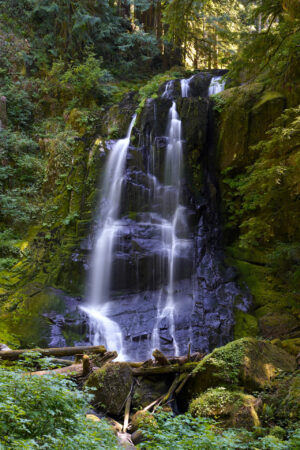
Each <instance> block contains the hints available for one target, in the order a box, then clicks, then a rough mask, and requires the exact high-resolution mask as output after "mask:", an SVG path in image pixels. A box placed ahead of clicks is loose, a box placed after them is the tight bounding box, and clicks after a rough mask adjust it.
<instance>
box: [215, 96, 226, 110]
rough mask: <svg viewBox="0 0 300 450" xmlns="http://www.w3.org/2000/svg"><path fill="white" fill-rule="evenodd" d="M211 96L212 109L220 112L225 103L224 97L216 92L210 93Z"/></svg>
mask: <svg viewBox="0 0 300 450" xmlns="http://www.w3.org/2000/svg"><path fill="white" fill-rule="evenodd" d="M211 98H212V99H213V109H214V110H215V111H218V112H219V113H220V112H222V109H223V108H224V106H225V103H226V101H225V99H224V98H223V97H222V96H220V95H218V94H215V95H212V97H211Z"/></svg>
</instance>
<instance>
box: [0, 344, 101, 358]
mask: <svg viewBox="0 0 300 450" xmlns="http://www.w3.org/2000/svg"><path fill="white" fill-rule="evenodd" d="M29 351H32V352H39V353H40V354H41V355H42V356H57V357H59V356H73V355H77V354H78V353H88V354H90V353H100V354H104V353H105V352H106V348H105V347H104V346H103V345H99V346H94V347H88V346H85V347H60V348H33V349H29V350H28V349H27V350H24V349H23V350H9V351H2V352H0V358H2V359H8V360H10V361H15V360H17V359H19V358H20V356H22V354H23V353H27V352H29Z"/></svg>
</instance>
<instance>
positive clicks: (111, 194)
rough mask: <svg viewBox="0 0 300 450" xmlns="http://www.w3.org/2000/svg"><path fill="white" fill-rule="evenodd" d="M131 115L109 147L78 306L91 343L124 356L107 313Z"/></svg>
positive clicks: (116, 329)
mask: <svg viewBox="0 0 300 450" xmlns="http://www.w3.org/2000/svg"><path fill="white" fill-rule="evenodd" d="M135 119H136V115H134V116H133V118H132V120H131V123H130V126H129V129H128V132H127V136H126V137H125V138H124V139H120V140H118V141H117V142H116V143H115V144H114V145H113V147H112V149H111V151H110V154H109V157H108V160H107V164H106V167H105V176H104V180H103V185H102V201H101V207H100V211H99V220H98V224H99V230H98V234H97V237H96V245H95V248H94V251H93V254H92V258H91V273H90V292H89V293H88V301H87V305H86V306H84V307H82V310H83V311H84V312H85V313H86V314H87V315H88V317H89V328H90V340H91V341H92V342H93V345H99V344H104V345H106V348H107V349H108V350H116V351H117V352H118V354H119V359H124V357H125V355H124V352H123V337H122V331H121V329H120V327H119V325H118V324H117V323H116V322H114V321H113V320H111V319H109V317H107V316H108V315H109V303H108V301H109V290H110V281H111V271H112V259H113V248H114V242H115V239H116V236H117V235H118V232H119V229H120V227H121V223H120V221H119V220H118V217H119V209H120V200H121V192H122V184H123V174H124V170H125V163H126V156H127V150H128V147H129V143H130V137H131V132H132V129H133V126H134V123H135Z"/></svg>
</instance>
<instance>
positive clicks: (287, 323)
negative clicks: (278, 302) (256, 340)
mask: <svg viewBox="0 0 300 450" xmlns="http://www.w3.org/2000/svg"><path fill="white" fill-rule="evenodd" d="M259 328H260V330H261V332H262V335H263V337H266V338H268V339H275V338H280V337H281V336H287V335H289V334H291V333H293V332H294V331H296V330H297V329H299V320H297V318H296V317H295V316H293V315H292V314H288V313H284V312H283V311H278V312H270V313H268V314H265V315H264V316H262V317H261V318H260V319H259Z"/></svg>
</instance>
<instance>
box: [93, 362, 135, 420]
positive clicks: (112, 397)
mask: <svg viewBox="0 0 300 450" xmlns="http://www.w3.org/2000/svg"><path fill="white" fill-rule="evenodd" d="M132 382H133V375H132V369H131V367H130V365H129V364H128V363H121V362H117V363H109V364H106V365H105V366H104V367H102V368H101V369H98V370H96V371H95V372H93V373H92V374H91V375H90V376H89V378H88V380H87V382H86V386H87V387H92V388H95V392H94V399H93V402H92V403H93V405H95V406H96V407H97V408H99V409H102V410H104V411H105V412H106V413H107V414H112V415H115V416H118V415H120V414H121V411H122V409H123V407H124V405H125V402H126V399H127V397H128V395H129V393H130V391H131V386H132Z"/></svg>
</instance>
